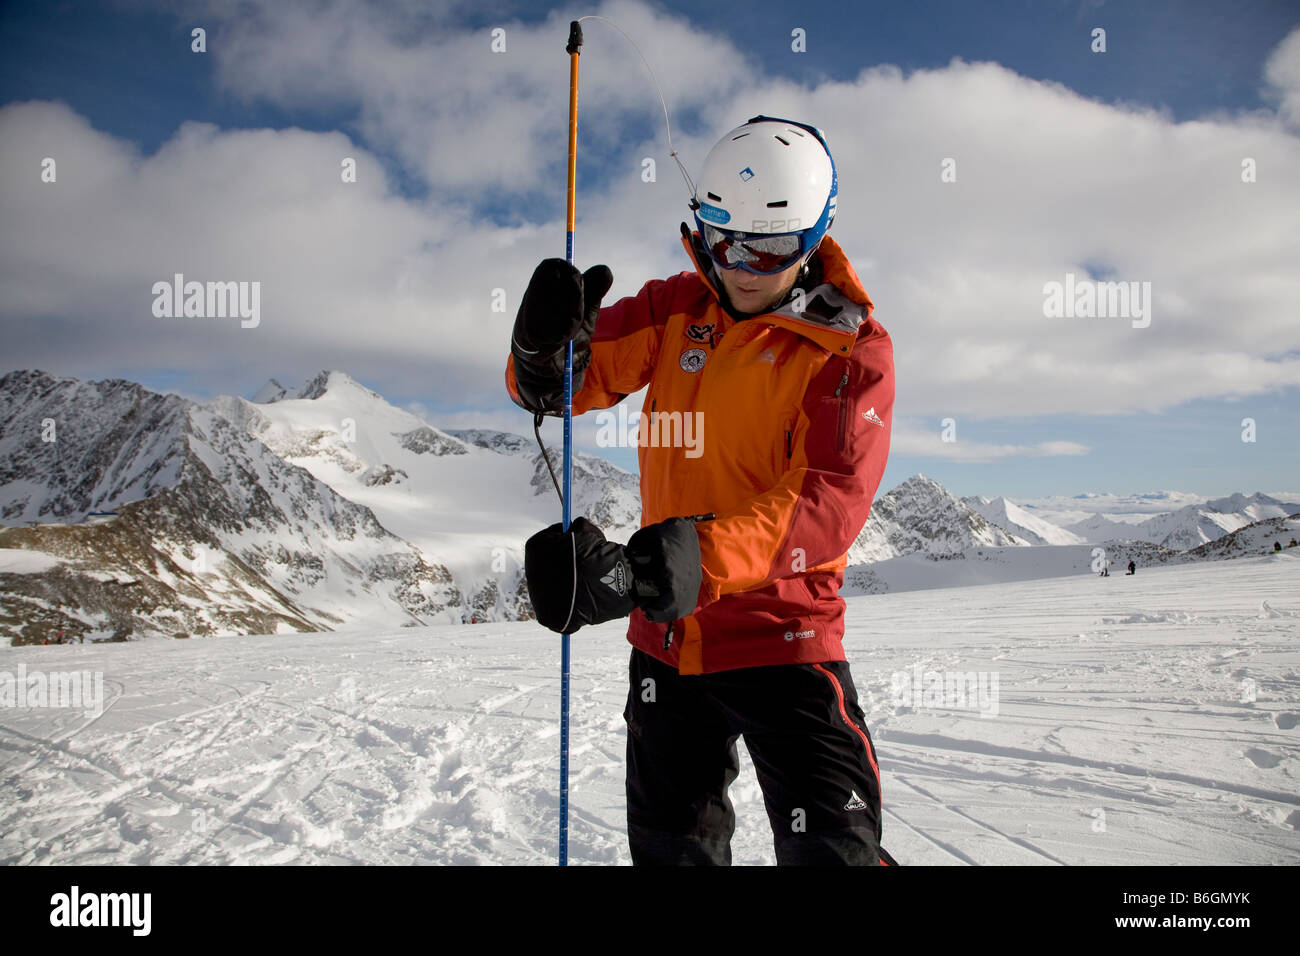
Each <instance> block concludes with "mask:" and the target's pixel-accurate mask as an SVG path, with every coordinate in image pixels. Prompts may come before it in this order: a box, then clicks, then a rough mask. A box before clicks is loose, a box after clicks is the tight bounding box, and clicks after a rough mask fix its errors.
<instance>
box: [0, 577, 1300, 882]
mask: <svg viewBox="0 0 1300 956" xmlns="http://www.w3.org/2000/svg"><path fill="white" fill-rule="evenodd" d="M1297 584H1300V556H1296V555H1285V554H1284V555H1280V556H1274V557H1269V558H1258V559H1241V560H1236V561H1232V562H1216V563H1214V564H1206V565H1190V566H1186V565H1185V566H1178V567H1169V568H1159V569H1153V570H1150V571H1146V572H1144V573H1141V574H1139V575H1136V576H1133V577H1128V576H1112V577H1111V578H1108V579H1098V578H1096V577H1095V576H1093V575H1080V576H1078V577H1071V578H1060V579H1050V580H1038V581H1029V582H1021V583H1014V584H1000V585H987V586H983V587H975V588H961V589H949V590H933V591H923V592H907V593H901V594H886V595H879V596H870V597H857V598H852V599H850V600H849V632H848V636H847V638H846V641H845V644H846V648H847V650H848V657H849V660H850V662H851V663H852V665H853V676H854V679H855V682H856V684H857V687H858V691H859V696H860V700H861V703H862V705H863V708H864V710H866V712H867V715H868V728H869V729H870V731H871V734H872V737H873V741H874V743H875V745H876V751H877V756H878V758H879V763H880V769H881V774H882V780H883V783H882V786H883V790H884V806H885V821H884V844H885V846H886V848H888V849H889V851H890V852H891V853H892V854H893V855H894V856H895V857H896V858H897V859H899V861H900V862H902V863H904V864H921V865H926V864H933V865H997V864H1014V865H1058V864H1065V865H1078V864H1158V865H1179V864H1260V863H1273V864H1295V863H1297V862H1300V839H1298V838H1297V833H1296V825H1297V823H1300V787H1297V785H1296V784H1297V779H1296V778H1297V770H1298V769H1300V763H1298V762H1297V756H1298V754H1300V750H1298V748H1297V735H1298V734H1300V727H1298V726H1297V724H1298V723H1300V597H1297V595H1300V587H1297ZM627 656H628V648H627V644H626V642H625V640H624V638H623V627H622V626H620V625H619V624H617V623H611V624H606V625H602V626H600V627H596V628H588V629H585V630H584V631H583V632H581V633H579V634H578V635H577V636H575V637H574V638H573V683H572V710H571V735H572V736H571V751H570V781H571V782H570V794H571V805H570V812H571V820H570V835H569V852H570V859H571V861H572V862H573V863H579V864H626V863H628V862H629V856H628V851H627V846H626V838H625V828H624V795H623V771H624V745H625V731H624V724H623V718H622V713H623V706H624V702H625V699H626V694H627V688H626V680H627V676H626V674H627ZM558 662H559V641H558V637H553V636H551V635H549V634H548V633H547V632H544V631H542V630H541V629H540V628H539V627H538V626H537V625H535V624H531V623H518V624H504V625H502V624H496V625H478V626H470V627H454V626H444V627H435V628H409V629H399V630H396V631H385V632H382V633H361V632H358V631H353V632H339V633H333V634H301V635H279V636H264V637H245V638H230V637H227V638H210V639H206V640H192V641H161V640H153V641H141V642H137V643H132V644H105V645H73V646H68V647H36V648H30V647H29V648H13V649H8V648H6V649H0V670H7V671H9V672H10V673H16V668H17V666H18V664H20V663H23V664H26V667H27V671H28V673H29V674H31V673H32V672H33V671H37V670H40V671H44V672H50V671H56V670H65V671H66V670H89V671H99V672H102V673H103V675H104V702H103V704H104V709H103V712H102V713H101V714H99V715H98V716H96V717H87V716H86V715H85V714H84V713H83V712H82V709H81V708H64V709H59V708H16V707H4V708H0V783H2V784H3V786H2V787H0V863H4V864H50V863H76V864H122V863H133V864H244V863H251V864H264V863H313V864H316V863H320V864H331V863H335V864H337V863H352V864H358V863H369V864H400V863H423V864H537V865H550V864H552V863H553V862H554V859H555V848H556V832H555V831H556V818H557V810H558V796H557V790H558V767H559V758H558V743H559V720H558V710H559V680H558V671H559V663H558ZM916 664H919V665H921V668H922V671H923V672H926V671H938V672H946V673H954V672H963V673H964V672H971V671H973V672H977V673H978V672H986V673H995V674H996V675H997V677H998V682H999V683H998V689H999V695H998V699H997V704H998V706H997V713H996V715H994V716H987V717H982V716H980V714H979V713H978V712H977V711H976V710H974V709H962V708H957V707H952V706H930V705H926V706H920V707H918V706H913V705H908V706H904V703H903V702H901V701H899V700H898V699H897V698H896V696H895V695H894V693H893V688H892V681H893V675H894V674H896V673H900V672H901V673H902V674H904V675H906V676H907V677H908V678H909V679H910V675H911V673H912V667H913V665H916ZM1248 682H1253V684H1250V683H1248ZM1251 687H1253V693H1254V700H1250V699H1249V698H1250V695H1249V693H1247V692H1245V691H1244V690H1243V689H1244V688H1251ZM923 703H924V702H923ZM732 799H733V802H734V803H735V805H736V811H737V832H736V837H735V839H734V840H733V844H732V848H733V858H734V860H735V862H736V863H738V864H771V863H773V862H774V860H775V857H774V854H773V852H772V848H771V832H770V829H769V824H768V821H767V815H766V812H765V811H764V809H763V802H762V794H761V792H760V791H759V788H758V784H757V780H756V778H755V776H754V772H753V769H752V764H751V762H750V760H749V756H748V754H747V753H746V752H745V749H744V747H743V745H742V746H741V776H740V778H739V779H738V780H737V781H736V783H735V784H734V785H733V787H732Z"/></svg>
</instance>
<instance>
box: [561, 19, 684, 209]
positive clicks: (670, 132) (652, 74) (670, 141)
mask: <svg viewBox="0 0 1300 956" xmlns="http://www.w3.org/2000/svg"><path fill="white" fill-rule="evenodd" d="M578 20H579V22H581V21H582V20H604V21H605V22H606V23H608V24H609V25H610V26H611V27H613V28H614V29H615V30H617V31H618V32H619V33H622V34H623V39H624V40H626V41H627V42H628V43H631V44H632V49H634V50H636V55H637V56H639V57H641V62H642V63H643V64H645V68H646V72H647V73H649V74H650V80H651V82H653V83H654V85H655V92H656V93H658V94H659V105H660V106H662V107H663V109H664V128H665V129H667V130H668V155H669V156H671V157H672V158H673V161H674V162H676V163H677V168H678V169H680V170H681V171H682V178H683V179H685V180H686V188H687V189H689V190H690V191H691V198H692V199H694V198H695V183H693V182H691V176H690V173H688V172H687V171H686V167H685V166H683V165H682V161H681V160H680V159H679V158H678V157H677V150H675V149H673V128H672V125H671V124H670V123H669V122H668V103H667V102H666V101H665V100H664V91H663V90H662V89H660V88H659V78H658V77H656V76H655V71H654V70H652V69H651V68H650V63H649V62H648V61H647V60H646V58H645V54H644V53H642V52H641V48H640V47H639V46H637V45H636V42H635V41H634V40H633V39H632V38H631V37H630V36H628V35H627V34H626V33H623V29H622V28H621V27H620V26H619V25H618V24H617V23H615V22H614V21H613V20H611V19H610V18H609V17H601V16H597V15H596V14H594V13H589V14H587V15H586V16H585V17H578Z"/></svg>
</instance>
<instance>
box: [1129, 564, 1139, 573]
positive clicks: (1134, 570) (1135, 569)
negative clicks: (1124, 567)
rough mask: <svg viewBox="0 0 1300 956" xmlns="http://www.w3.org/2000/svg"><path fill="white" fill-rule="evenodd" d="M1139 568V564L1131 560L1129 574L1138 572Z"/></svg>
mask: <svg viewBox="0 0 1300 956" xmlns="http://www.w3.org/2000/svg"><path fill="white" fill-rule="evenodd" d="M1137 569H1138V566H1137V565H1136V564H1135V563H1134V562H1133V561H1129V563H1128V573H1129V574H1137Z"/></svg>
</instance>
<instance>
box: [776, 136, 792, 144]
mask: <svg viewBox="0 0 1300 956" xmlns="http://www.w3.org/2000/svg"><path fill="white" fill-rule="evenodd" d="M776 141H777V142H778V143H780V144H781V145H783V146H789V145H790V141H789V140H788V139H785V138H783V137H781V136H778V137H777V138H776Z"/></svg>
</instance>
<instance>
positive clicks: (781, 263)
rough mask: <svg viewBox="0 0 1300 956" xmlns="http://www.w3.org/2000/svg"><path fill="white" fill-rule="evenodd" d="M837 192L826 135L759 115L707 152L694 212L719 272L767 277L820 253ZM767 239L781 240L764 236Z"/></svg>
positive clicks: (800, 125)
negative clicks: (744, 273)
mask: <svg viewBox="0 0 1300 956" xmlns="http://www.w3.org/2000/svg"><path fill="white" fill-rule="evenodd" d="M838 187H839V184H838V182H837V179H836V174H835V161H834V159H832V158H831V153H830V149H829V147H827V145H826V139H825V137H824V136H823V135H822V133H821V130H819V129H817V128H816V127H814V126H809V125H807V124H804V123H797V122H794V121H792V120H783V119H776V118H774V117H770V116H755V117H754V118H753V119H751V120H750V121H749V122H748V123H746V124H745V125H744V126H738V127H736V128H735V129H733V130H732V131H731V132H729V133H727V135H725V136H724V137H722V139H721V140H720V141H719V142H718V144H717V145H716V146H714V147H713V149H712V150H710V151H709V155H708V157H707V158H706V159H705V161H704V170H703V172H701V174H700V178H699V181H698V182H697V183H696V187H695V197H694V200H693V201H692V203H691V206H692V208H693V209H694V210H695V222H696V225H697V226H698V227H699V230H700V236H701V238H703V239H704V244H705V246H706V247H707V248H708V250H709V254H710V255H711V256H712V257H713V259H714V261H715V262H716V263H717V264H718V265H719V266H720V267H721V268H724V269H735V268H742V269H745V270H746V271H749V272H754V273H757V274H759V275H768V274H771V273H774V272H780V271H783V270H784V269H786V268H789V266H791V265H793V264H794V263H795V262H796V261H799V260H801V259H804V258H806V257H807V256H808V255H809V254H811V253H812V251H813V250H814V249H816V248H817V245H818V243H820V242H821V240H822V237H823V236H825V235H826V230H827V229H828V228H829V227H830V224H831V221H832V220H833V219H834V218H835V200H836V195H837V194H838V192H839V188H838ZM767 236H771V237H780V238H779V239H777V238H772V239H767V238H759V237H767Z"/></svg>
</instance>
